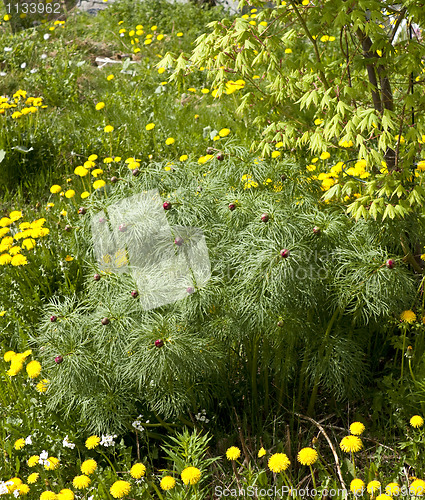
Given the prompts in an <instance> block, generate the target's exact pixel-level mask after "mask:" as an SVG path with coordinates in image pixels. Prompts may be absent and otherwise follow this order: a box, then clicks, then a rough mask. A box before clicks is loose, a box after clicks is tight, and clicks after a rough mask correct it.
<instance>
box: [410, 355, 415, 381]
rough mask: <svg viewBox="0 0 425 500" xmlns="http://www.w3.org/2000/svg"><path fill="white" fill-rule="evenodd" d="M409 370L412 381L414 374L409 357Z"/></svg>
mask: <svg viewBox="0 0 425 500" xmlns="http://www.w3.org/2000/svg"><path fill="white" fill-rule="evenodd" d="M409 371H410V375H411V376H412V379H413V382H416V379H415V376H414V375H413V370H412V360H411V359H409Z"/></svg>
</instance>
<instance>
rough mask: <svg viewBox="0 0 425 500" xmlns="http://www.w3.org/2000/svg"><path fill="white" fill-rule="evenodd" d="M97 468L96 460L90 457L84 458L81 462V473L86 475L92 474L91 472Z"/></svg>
mask: <svg viewBox="0 0 425 500" xmlns="http://www.w3.org/2000/svg"><path fill="white" fill-rule="evenodd" d="M96 469H97V462H96V460H93V459H92V458H89V459H88V460H85V461H84V462H83V463H82V464H81V472H82V473H83V474H86V475H87V476H90V474H93V472H94V471H95V470H96Z"/></svg>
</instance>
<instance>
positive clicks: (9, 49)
mask: <svg viewBox="0 0 425 500" xmlns="http://www.w3.org/2000/svg"><path fill="white" fill-rule="evenodd" d="M12 50H13V49H12V47H5V48H4V51H5V52H12Z"/></svg>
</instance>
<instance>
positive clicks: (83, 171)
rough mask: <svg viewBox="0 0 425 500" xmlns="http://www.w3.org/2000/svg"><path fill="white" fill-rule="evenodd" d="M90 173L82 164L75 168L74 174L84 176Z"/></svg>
mask: <svg viewBox="0 0 425 500" xmlns="http://www.w3.org/2000/svg"><path fill="white" fill-rule="evenodd" d="M88 173H89V171H88V170H87V169H86V168H84V167H83V166H82V165H80V166H78V167H76V168H75V170H74V174H76V175H78V176H80V177H84V176H85V175H87V174H88Z"/></svg>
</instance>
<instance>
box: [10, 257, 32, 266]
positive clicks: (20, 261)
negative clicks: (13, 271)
mask: <svg viewBox="0 0 425 500" xmlns="http://www.w3.org/2000/svg"><path fill="white" fill-rule="evenodd" d="M10 263H11V264H12V266H25V265H26V264H28V260H27V258H26V257H24V256H23V255H21V254H17V255H14V256H13V257H12V260H11V261H10Z"/></svg>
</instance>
